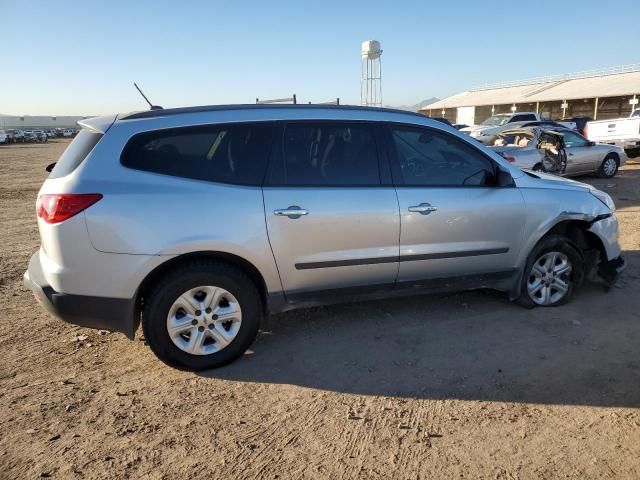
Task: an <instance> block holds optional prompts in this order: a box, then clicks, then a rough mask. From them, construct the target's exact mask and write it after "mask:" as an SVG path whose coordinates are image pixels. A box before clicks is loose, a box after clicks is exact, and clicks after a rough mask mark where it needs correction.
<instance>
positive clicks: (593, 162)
mask: <svg viewBox="0 0 640 480" xmlns="http://www.w3.org/2000/svg"><path fill="white" fill-rule="evenodd" d="M492 149H493V151H495V152H496V153H497V154H498V155H500V156H502V157H503V158H505V159H506V160H507V161H508V162H510V163H514V164H515V165H516V166H518V167H520V168H527V169H531V170H534V171H542V172H547V173H553V174H555V175H563V176H568V177H569V176H576V175H584V174H589V173H597V174H598V175H600V176H601V177H603V178H611V177H613V176H614V175H615V174H616V172H617V171H618V168H619V167H620V166H621V165H624V164H625V162H626V155H625V153H624V151H623V150H622V149H621V148H618V147H616V146H612V145H605V144H596V143H595V142H591V141H589V140H587V139H586V138H584V137H583V136H582V135H580V134H579V133H578V132H576V131H574V130H570V129H566V128H555V129H550V128H544V127H525V128H517V129H514V130H506V131H504V132H502V133H500V134H499V135H498V139H497V140H496V142H495V146H494V147H492Z"/></svg>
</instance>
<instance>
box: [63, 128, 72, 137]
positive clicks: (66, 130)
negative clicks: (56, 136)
mask: <svg viewBox="0 0 640 480" xmlns="http://www.w3.org/2000/svg"><path fill="white" fill-rule="evenodd" d="M62 136H63V137H65V138H68V137H73V130H69V129H65V130H63V131H62Z"/></svg>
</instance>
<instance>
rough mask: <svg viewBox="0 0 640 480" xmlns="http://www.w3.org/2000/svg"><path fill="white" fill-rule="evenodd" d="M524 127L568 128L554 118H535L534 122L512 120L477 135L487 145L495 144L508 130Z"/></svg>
mask: <svg viewBox="0 0 640 480" xmlns="http://www.w3.org/2000/svg"><path fill="white" fill-rule="evenodd" d="M524 127H546V128H567V127H566V126H565V125H563V124H561V123H558V122H555V121H553V120H535V121H532V122H512V123H507V124H505V125H502V126H500V127H494V128H488V129H486V130H483V131H482V132H481V133H480V134H479V135H478V136H476V137H475V139H476V140H478V141H479V142H481V143H484V144H485V145H489V146H491V145H493V142H495V141H496V139H497V138H498V135H499V134H500V133H502V132H505V131H507V130H512V129H514V128H524Z"/></svg>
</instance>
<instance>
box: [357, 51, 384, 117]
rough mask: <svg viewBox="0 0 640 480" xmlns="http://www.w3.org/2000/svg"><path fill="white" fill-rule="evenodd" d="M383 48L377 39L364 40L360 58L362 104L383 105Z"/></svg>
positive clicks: (368, 105) (370, 105) (369, 105)
mask: <svg viewBox="0 0 640 480" xmlns="http://www.w3.org/2000/svg"><path fill="white" fill-rule="evenodd" d="M381 56H382V48H381V47H380V42H379V41H377V40H367V41H366V42H362V51H361V52H360V60H361V66H362V72H361V74H360V104H361V105H366V106H367V107H381V106H382V59H381Z"/></svg>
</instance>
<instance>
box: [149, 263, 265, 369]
mask: <svg viewBox="0 0 640 480" xmlns="http://www.w3.org/2000/svg"><path fill="white" fill-rule="evenodd" d="M203 285H213V286H217V287H221V288H224V289H225V290H227V291H228V292H229V293H231V294H232V295H233V296H234V297H235V298H236V299H237V301H238V303H239V304H240V308H241V310H242V322H241V324H240V329H239V331H238V333H237V335H236V337H235V338H234V339H233V340H232V341H231V343H230V344H229V345H227V346H226V347H224V348H223V349H221V350H220V351H218V352H216V353H212V354H210V355H193V354H189V353H187V352H185V351H183V350H181V349H180V348H178V347H177V346H176V345H175V344H174V343H173V341H172V340H171V338H170V336H169V333H168V331H167V315H168V314H169V309H170V308H171V306H172V305H173V303H174V301H175V300H176V299H177V298H178V297H179V296H180V295H182V294H183V293H185V292H186V291H187V290H189V289H192V288H195V287H198V286H203ZM262 312H263V309H262V301H261V298H260V294H259V293H258V289H257V288H256V285H255V284H254V283H253V281H252V280H251V279H250V278H249V277H248V276H247V275H245V274H244V273H243V272H242V271H241V270H239V269H237V268H235V267H233V266H231V265H229V264H227V263H223V262H218V261H212V260H198V261H194V262H191V263H188V264H186V265H183V266H181V267H179V268H177V269H176V270H174V271H172V272H171V273H169V274H168V275H166V276H165V277H164V278H163V279H162V280H161V281H160V282H159V283H158V284H157V285H156V286H155V287H154V288H153V290H152V292H151V294H150V295H149V296H148V298H147V299H145V300H144V309H143V312H142V330H143V332H144V336H145V338H146V340H147V343H148V344H149V346H150V347H151V350H153V353H155V355H156V356H157V357H158V358H159V359H160V360H162V361H163V362H164V363H166V364H167V365H169V366H171V367H175V368H179V369H183V370H190V371H199V370H207V369H211V368H217V367H221V366H223V365H226V364H228V363H230V362H232V361H234V360H235V359H237V358H238V357H240V356H241V355H242V354H244V352H245V351H246V350H247V348H249V346H250V345H251V344H252V343H253V341H254V340H255V338H256V335H257V334H258V328H259V327H260V320H261V318H262Z"/></svg>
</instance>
